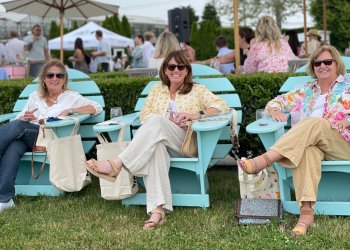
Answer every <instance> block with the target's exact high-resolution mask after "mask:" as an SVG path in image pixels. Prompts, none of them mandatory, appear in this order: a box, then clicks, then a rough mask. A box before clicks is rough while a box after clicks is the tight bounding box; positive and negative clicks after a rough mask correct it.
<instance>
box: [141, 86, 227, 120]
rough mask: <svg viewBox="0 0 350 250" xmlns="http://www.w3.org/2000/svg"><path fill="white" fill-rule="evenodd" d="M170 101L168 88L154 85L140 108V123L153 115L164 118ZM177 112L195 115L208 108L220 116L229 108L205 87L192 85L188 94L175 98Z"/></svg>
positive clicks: (178, 95) (177, 95)
mask: <svg viewBox="0 0 350 250" xmlns="http://www.w3.org/2000/svg"><path fill="white" fill-rule="evenodd" d="M169 101H170V93H169V89H168V86H166V85H162V83H161V82H159V83H156V84H155V85H154V86H153V87H152V88H151V90H150V92H149V94H148V96H147V98H146V101H145V104H144V105H143V107H142V110H141V115H140V121H141V123H142V124H143V123H145V122H146V121H147V119H148V118H149V117H151V116H153V115H162V116H164V115H165V114H166V111H167V107H168V104H169ZM175 102H176V108H177V112H187V113H191V114H197V113H198V112H199V111H201V110H205V109H207V108H209V107H212V108H216V109H218V110H219V111H220V114H226V113H228V112H229V108H228V106H227V103H226V102H225V100H224V99H222V98H220V97H218V96H216V95H214V94H213V93H212V92H210V91H209V90H208V89H207V88H206V87H205V86H203V85H200V84H194V85H193V88H192V90H191V91H190V92H189V93H188V94H185V95H183V94H179V93H178V92H176V96H175Z"/></svg>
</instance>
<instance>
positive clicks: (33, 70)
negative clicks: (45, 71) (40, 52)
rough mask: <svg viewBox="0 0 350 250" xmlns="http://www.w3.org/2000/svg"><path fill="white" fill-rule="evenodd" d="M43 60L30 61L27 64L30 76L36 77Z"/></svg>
mask: <svg viewBox="0 0 350 250" xmlns="http://www.w3.org/2000/svg"><path fill="white" fill-rule="evenodd" d="M44 63H45V61H43V62H38V63H30V64H29V76H31V77H38V76H39V71H40V69H41V67H42V66H43V65H44Z"/></svg>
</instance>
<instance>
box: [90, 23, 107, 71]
mask: <svg viewBox="0 0 350 250" xmlns="http://www.w3.org/2000/svg"><path fill="white" fill-rule="evenodd" d="M96 39H97V41H98V42H99V43H98V47H97V51H93V52H91V56H92V58H93V59H94V60H96V62H97V64H100V65H101V71H102V72H109V59H110V57H111V46H110V45H109V43H108V42H107V41H106V40H105V39H103V33H102V31H101V30H96Z"/></svg>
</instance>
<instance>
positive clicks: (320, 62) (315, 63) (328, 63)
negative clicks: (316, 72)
mask: <svg viewBox="0 0 350 250" xmlns="http://www.w3.org/2000/svg"><path fill="white" fill-rule="evenodd" d="M333 61H334V60H333V59H326V60H323V61H314V63H313V64H314V67H320V66H321V64H322V63H323V64H324V65H326V66H330V65H332V63H333Z"/></svg>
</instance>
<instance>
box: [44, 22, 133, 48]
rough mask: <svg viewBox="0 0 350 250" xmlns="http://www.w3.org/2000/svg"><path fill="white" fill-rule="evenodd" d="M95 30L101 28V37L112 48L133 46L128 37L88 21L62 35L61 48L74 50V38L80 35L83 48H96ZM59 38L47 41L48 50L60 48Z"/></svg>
mask: <svg viewBox="0 0 350 250" xmlns="http://www.w3.org/2000/svg"><path fill="white" fill-rule="evenodd" d="M96 30H101V31H102V33H103V38H104V39H106V41H108V43H109V44H110V46H111V47H112V48H115V47H127V46H131V47H134V41H133V40H132V39H130V38H127V37H124V36H121V35H118V34H116V33H114V32H112V31H110V30H107V29H105V28H103V27H101V26H99V25H98V24H96V23H94V22H88V23H87V24H85V25H84V26H81V27H80V28H78V29H76V30H73V31H72V32H69V33H67V34H65V35H64V36H63V48H64V50H74V43H75V39H77V38H78V37H80V38H81V39H82V40H83V45H84V49H96V48H97V46H98V41H97V40H96V37H95V32H96ZM60 43H61V39H60V37H57V38H54V39H51V40H50V41H49V49H50V50H59V49H60Z"/></svg>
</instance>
